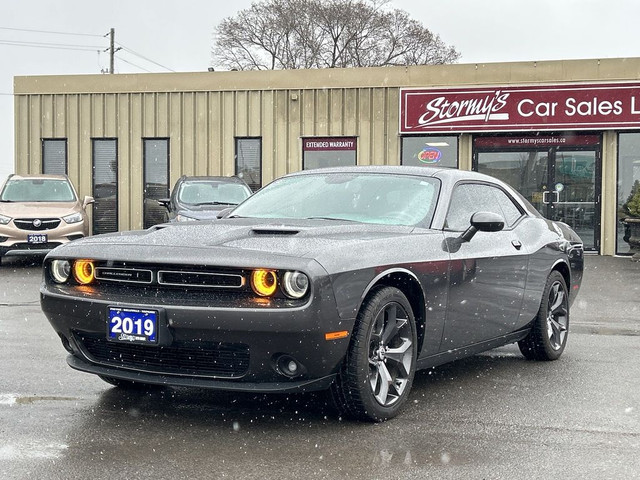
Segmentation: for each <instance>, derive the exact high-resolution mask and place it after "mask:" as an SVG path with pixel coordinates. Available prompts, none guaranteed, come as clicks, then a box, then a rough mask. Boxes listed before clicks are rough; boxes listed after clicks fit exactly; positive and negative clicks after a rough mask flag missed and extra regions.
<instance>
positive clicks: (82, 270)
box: [73, 260, 95, 285]
mask: <svg viewBox="0 0 640 480" xmlns="http://www.w3.org/2000/svg"><path fill="white" fill-rule="evenodd" d="M73 276H74V277H75V279H76V281H77V282H78V283H79V284H81V285H89V284H90V283H91V282H93V281H94V280H95V268H94V266H93V261H92V260H76V261H75V262H73Z"/></svg>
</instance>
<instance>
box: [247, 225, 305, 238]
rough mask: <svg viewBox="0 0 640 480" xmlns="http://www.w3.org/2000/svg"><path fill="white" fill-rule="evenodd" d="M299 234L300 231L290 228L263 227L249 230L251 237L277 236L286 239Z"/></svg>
mask: <svg viewBox="0 0 640 480" xmlns="http://www.w3.org/2000/svg"><path fill="white" fill-rule="evenodd" d="M298 233H300V230H296V229H293V228H291V227H285V226H282V227H279V226H264V227H254V228H252V229H251V234H252V235H258V236H262V235H268V236H278V237H288V236H292V235H297V234H298Z"/></svg>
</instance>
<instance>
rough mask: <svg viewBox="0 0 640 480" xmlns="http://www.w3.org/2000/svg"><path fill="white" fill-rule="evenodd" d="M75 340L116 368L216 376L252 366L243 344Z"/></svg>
mask: <svg viewBox="0 0 640 480" xmlns="http://www.w3.org/2000/svg"><path fill="white" fill-rule="evenodd" d="M75 339H76V341H77V342H78V343H79V344H80V345H81V346H82V349H83V350H84V351H85V354H88V356H89V359H90V360H92V361H94V362H97V363H100V364H105V365H109V366H113V367H120V368H127V369H133V370H143V371H145V372H153V373H160V374H169V375H187V376H206V377H217V378H239V377H242V376H243V375H245V374H246V373H247V371H248V369H249V347H248V346H246V345H243V344H232V343H221V342H220V343H199V344H191V343H189V344H183V345H180V346H179V347H175V346H170V347H164V346H146V345H131V344H127V343H115V342H109V341H107V339H106V338H105V337H103V336H99V335H87V334H80V333H76V334H75Z"/></svg>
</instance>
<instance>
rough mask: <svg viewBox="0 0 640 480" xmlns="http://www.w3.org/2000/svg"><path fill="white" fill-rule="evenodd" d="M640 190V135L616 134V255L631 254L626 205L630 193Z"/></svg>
mask: <svg viewBox="0 0 640 480" xmlns="http://www.w3.org/2000/svg"><path fill="white" fill-rule="evenodd" d="M638 190H640V133H636V132H633V133H631V132H630V133H620V134H618V223H617V226H618V234H617V246H616V253H617V254H628V253H633V252H632V251H631V248H630V247H629V237H630V236H631V231H630V226H629V224H627V223H624V219H625V218H627V217H629V212H628V210H627V208H625V207H626V205H627V202H628V201H629V200H630V198H631V196H632V193H635V192H636V191H638Z"/></svg>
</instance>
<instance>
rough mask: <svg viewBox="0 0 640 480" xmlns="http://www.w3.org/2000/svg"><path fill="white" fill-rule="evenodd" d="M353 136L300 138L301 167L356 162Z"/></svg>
mask: <svg viewBox="0 0 640 480" xmlns="http://www.w3.org/2000/svg"><path fill="white" fill-rule="evenodd" d="M356 145H357V142H356V138H355V137H316V138H303V139H302V168H303V169H304V170H309V169H312V168H325V167H348V166H352V165H355V164H356Z"/></svg>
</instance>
